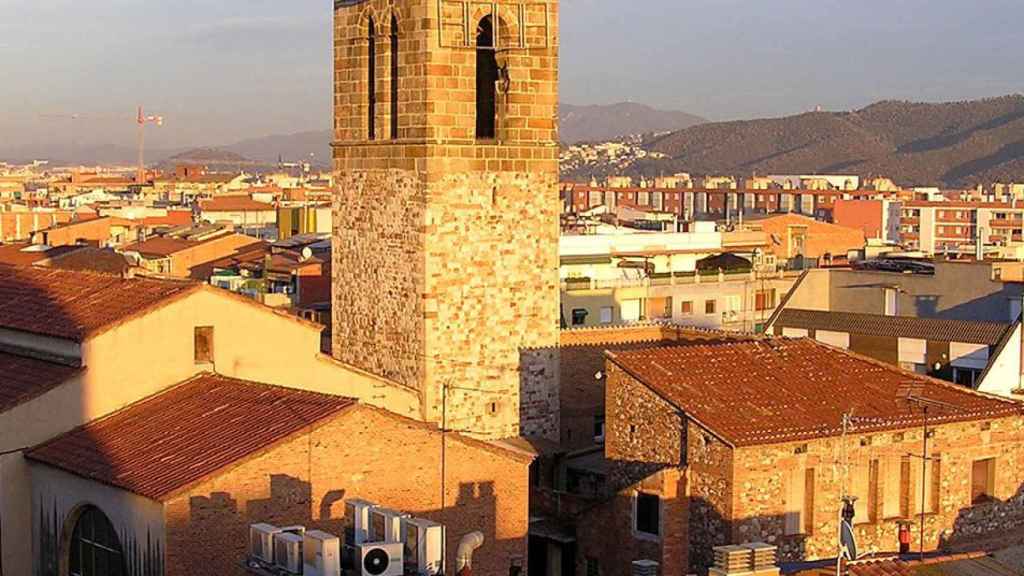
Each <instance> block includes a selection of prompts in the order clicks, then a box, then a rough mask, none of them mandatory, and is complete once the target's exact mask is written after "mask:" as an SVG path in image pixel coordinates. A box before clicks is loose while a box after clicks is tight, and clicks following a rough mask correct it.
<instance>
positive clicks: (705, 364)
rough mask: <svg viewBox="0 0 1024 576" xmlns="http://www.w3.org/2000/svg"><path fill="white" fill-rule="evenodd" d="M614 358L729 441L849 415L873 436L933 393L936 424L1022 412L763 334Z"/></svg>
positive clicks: (815, 427) (803, 434)
mask: <svg viewBox="0 0 1024 576" xmlns="http://www.w3.org/2000/svg"><path fill="white" fill-rule="evenodd" d="M608 357H609V359H610V360H611V361H612V362H614V363H615V364H617V365H618V366H619V367H621V368H622V369H623V370H625V371H626V372H627V373H628V374H630V375H631V376H632V377H634V378H636V379H637V380H639V381H640V382H642V383H643V384H644V385H646V386H647V387H648V388H650V389H651V390H653V391H654V392H655V393H657V394H658V395H659V396H661V397H662V398H664V399H665V400H666V401H667V402H669V403H671V404H672V405H674V406H675V407H676V408H678V409H680V410H682V411H683V412H684V413H686V415H687V416H688V417H690V418H692V419H693V420H695V421H696V422H698V423H699V424H700V425H701V426H703V427H704V428H706V429H708V430H710V431H711V432H712V433H714V434H716V435H718V436H719V437H721V438H722V439H723V440H725V441H726V442H728V443H730V444H732V445H733V446H753V445H759V444H777V443H783V442H796V441H803V440H812V439H816V438H823V437H829V436H837V435H839V434H840V433H841V422H842V419H843V414H846V413H849V412H850V411H853V413H854V414H855V415H856V416H857V417H859V418H863V419H865V420H866V421H867V420H870V421H877V423H872V424H860V425H858V431H859V432H861V433H868V432H873V431H883V430H898V429H905V428H911V427H917V426H920V425H921V424H923V417H922V413H921V410H920V409H918V408H915V407H914V406H912V405H911V404H910V403H909V402H908V401H907V400H906V396H907V394H908V391H911V392H912V393H913V394H914V395H915V396H917V397H921V398H926V399H929V400H937V401H940V402H942V403H944V404H947V405H949V408H943V409H935V410H932V411H931V413H930V414H929V415H928V421H929V422H931V423H934V424H940V423H948V422H961V421H970V420H981V419H987V418H997V417H1004V416H1011V415H1017V414H1021V413H1022V412H1024V405H1022V404H1020V403H1018V402H1014V401H1011V400H1004V399H997V398H995V397H991V396H987V395H983V394H979V393H977V392H973V391H971V390H968V389H966V388H963V387H961V386H957V385H954V384H950V383H948V382H943V381H940V380H935V379H932V378H927V377H924V376H920V375H917V374H913V373H910V372H905V371H903V370H900V369H898V368H895V367H893V366H890V365H888V364H883V363H881V362H877V361H875V360H871V359H868V358H865V357H862V356H858V355H856V354H852V353H850V352H846V351H842V350H838V349H835V348H831V347H828V346H824V345H821V344H818V343H816V342H814V341H813V340H808V339H802V340H785V339H776V340H764V341H759V342H743V343H725V344H718V345H709V346H685V347H670V348H651V349H646V350H637V351H630V352H614V353H612V352H610V353H609V354H608Z"/></svg>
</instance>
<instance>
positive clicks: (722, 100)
mask: <svg viewBox="0 0 1024 576" xmlns="http://www.w3.org/2000/svg"><path fill="white" fill-rule="evenodd" d="M331 10H332V3H331V2H330V0H287V1H281V0H173V1H167V0H100V1H98V2H81V1H80V0H46V1H45V2H43V1H40V0H0V149H2V148H3V147H4V146H5V145H6V146H14V145H18V146H35V145H46V144H48V143H52V142H54V141H56V140H61V141H64V142H66V141H67V140H69V139H70V140H73V141H75V142H76V143H77V144H79V145H97V144H102V143H109V144H113V145H118V146H129V147H130V146H133V145H134V137H135V136H134V134H135V132H134V125H133V124H132V120H133V119H134V116H135V107H136V106H137V105H139V104H142V105H144V106H145V107H146V109H147V112H149V113H153V114H161V115H163V116H165V117H166V123H165V125H164V126H162V127H160V128H154V129H151V130H149V131H148V132H147V142H148V144H149V145H151V146H156V147H161V146H162V147H177V146H199V145H218V144H229V143H232V142H235V141H238V140H241V139H245V138H251V137H259V136H264V135H268V134H281V133H294V132H301V131H306V130H322V129H325V128H328V127H330V125H331V110H330V102H331V85H330V77H331V42H332V39H331ZM561 20H562V30H561V70H560V74H561V93H562V100H563V101H565V102H569V103H574V104H604V103H613V102H619V101H634V102H641V103H645V104H650V105H653V106H656V107H660V108H668V109H677V110H683V111H686V112H690V113H693V114H697V115H700V116H704V117H706V118H709V119H712V120H729V119H742V118H754V117H764V116H782V115H788V114H794V113H799V112H803V111H806V110H810V109H813V108H815V107H816V106H821V107H822V108H824V109H826V110H846V109H853V108H858V107H862V106H865V105H867V104H870V103H871V102H874V101H877V100H882V99H900V100H915V101H944V100H962V99H973V98H981V97H988V96H998V95H1004V94H1010V93H1019V92H1024V66H1021V65H1020V55H1021V53H1022V52H1024V46H1022V44H1024V41H1022V40H1021V38H1022V35H1021V29H1020V23H1021V22H1024V2H1021V1H1020V0H971V1H970V2H964V1H963V0H562V6H561ZM70 115H78V118H77V119H71V118H69V117H68V116H70Z"/></svg>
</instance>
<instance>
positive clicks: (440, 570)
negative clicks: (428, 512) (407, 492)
mask: <svg viewBox="0 0 1024 576" xmlns="http://www.w3.org/2000/svg"><path fill="white" fill-rule="evenodd" d="M402 529H403V531H404V532H405V549H404V554H405V573H406V574H415V575H416V576H436V575H437V574H444V560H443V558H442V553H441V551H442V549H443V547H444V526H442V525H440V524H438V523H436V522H431V521H430V520H424V519H423V518H405V519H403V520H402Z"/></svg>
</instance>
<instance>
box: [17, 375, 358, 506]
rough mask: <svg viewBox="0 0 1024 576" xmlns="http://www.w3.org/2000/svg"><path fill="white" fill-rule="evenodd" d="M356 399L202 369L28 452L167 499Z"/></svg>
mask: <svg viewBox="0 0 1024 576" xmlns="http://www.w3.org/2000/svg"><path fill="white" fill-rule="evenodd" d="M354 404H355V401H354V400H351V399H348V398H342V397H338V396H328V395H325V394H316V393H313V392H304V391H300V390H291V389H288V388H280V387H277V386H269V385H264V384H256V383H253V382H246V381H242V380H234V379H231V378H226V377H223V376H219V375H216V374H202V375H200V376H197V377H196V378H193V379H192V380H189V381H187V382H185V383H183V384H180V385H178V386H176V387H174V388H172V389H170V390H168V391H166V392H164V393H162V394H159V395H156V396H153V397H151V398H149V399H147V400H144V401H142V402H139V403H137V404H134V405H132V406H129V407H128V408H125V409H124V410H121V411H119V412H115V413H114V414H111V415H110V416H107V417H106V418H103V419H100V420H97V421H95V422H92V423H89V424H87V425H85V426H82V427H80V428H78V429H76V430H73V431H71V432H69V433H67V434H64V435H63V436H59V437H57V438H55V439H53V440H50V441H49V442H46V443H45V444H42V445H40V446H37V447H36V448H33V449H32V450H30V451H29V452H28V453H27V454H26V456H27V457H28V458H30V459H32V460H36V461H39V462H44V463H46V464H49V465H50V466H54V467H56V468H60V469H62V470H65V471H68V472H71V473H72V474H76V475H78V476H82V477H84V478H89V479H92V480H96V481H98V482H102V483H104V484H109V485H112V486H116V487H119V488H123V489H125V490H128V491H131V492H134V493H136V494H140V495H142V496H146V497H148V498H152V499H154V500H162V499H164V498H166V497H168V496H171V495H173V494H174V493H175V492H177V491H178V490H181V489H183V488H186V487H188V486H190V485H192V484H193V483H195V482H198V481H200V480H202V479H203V478H205V477H207V476H209V475H210V474H213V473H215V472H216V471H218V470H220V469H221V468H223V467H225V466H228V465H230V464H233V463H235V462H238V461H239V460H242V459H244V458H246V457H248V456H250V455H252V454H254V453H256V452H259V451H261V450H264V449H266V448H268V447H270V446H271V445H273V444H275V443H277V442H279V441H281V440H284V439H285V438H287V437H289V436H291V435H292V434H295V433H297V432H300V431H302V430H304V429H306V428H309V427H310V426H311V425H314V424H316V423H317V422H320V421H322V420H324V419H326V418H328V417H330V416H333V415H335V414H338V413H339V412H341V411H342V410H344V409H345V408H348V407H350V406H353V405H354Z"/></svg>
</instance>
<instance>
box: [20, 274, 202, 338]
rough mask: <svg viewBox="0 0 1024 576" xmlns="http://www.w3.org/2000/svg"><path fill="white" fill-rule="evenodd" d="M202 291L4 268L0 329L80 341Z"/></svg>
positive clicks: (168, 283)
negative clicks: (181, 297)
mask: <svg viewBox="0 0 1024 576" xmlns="http://www.w3.org/2000/svg"><path fill="white" fill-rule="evenodd" d="M200 288H202V285H201V284H196V283H190V282H180V281H172V280H156V279H149V278H133V279H125V278H121V277H120V276H113V275H108V274H99V273H95V272H80V271H72V270H57V269H52V268H40V267H34V266H33V267H24V268H19V267H15V266H7V265H0V328H7V329H10V330H18V331H22V332H32V333H35V334H41V335H44V336H52V337H55V338H63V339H67V340H75V341H78V342H81V341H83V340H85V339H86V338H87V337H89V336H93V335H95V334H98V333H100V332H102V331H103V330H105V329H107V328H109V327H111V326H113V325H116V324H118V323H120V322H122V321H124V320H126V319H128V318H130V317H132V316H134V315H136V314H139V313H141V312H144V311H146V310H149V309H151V308H154V307H156V306H158V305H161V304H165V303H167V302H169V301H171V300H173V299H175V298H177V297H179V296H183V295H185V294H188V293H191V292H193V291H195V290H199V289H200Z"/></svg>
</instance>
